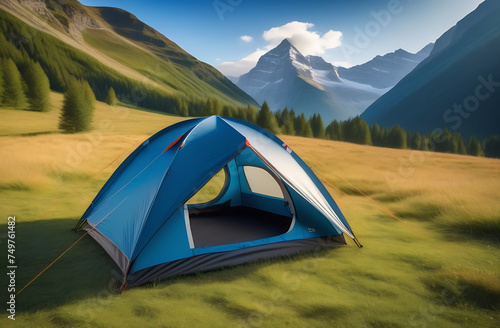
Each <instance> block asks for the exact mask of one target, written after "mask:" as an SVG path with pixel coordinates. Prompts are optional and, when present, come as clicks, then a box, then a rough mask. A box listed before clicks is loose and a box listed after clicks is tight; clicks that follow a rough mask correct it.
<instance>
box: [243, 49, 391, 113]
mask: <svg viewBox="0 0 500 328" xmlns="http://www.w3.org/2000/svg"><path fill="white" fill-rule="evenodd" d="M237 85H238V86H239V87H240V88H241V89H243V90H244V91H245V92H247V93H248V94H249V95H251V96H252V97H253V98H254V99H255V100H257V101H258V102H259V103H262V102H264V100H266V101H267V102H268V104H269V106H270V107H271V108H272V109H279V108H284V107H285V106H288V107H289V108H291V107H293V108H294V110H295V111H296V112H297V113H304V114H305V115H306V117H308V116H312V115H313V114H314V113H319V114H321V116H322V117H323V120H324V122H330V121H332V120H334V119H337V120H344V119H347V118H349V117H353V116H356V115H359V114H361V112H362V111H363V110H364V109H365V108H366V107H368V105H369V104H371V103H372V102H373V101H374V100H375V99H377V98H378V97H379V96H380V95H381V94H383V93H384V92H385V91H386V90H382V89H376V88H373V87H371V86H369V85H362V84H359V83H355V82H351V81H344V80H342V79H341V78H340V77H339V75H338V72H337V68H336V67H334V66H333V65H331V64H329V63H327V62H325V61H324V60H323V59H322V58H321V57H317V56H309V57H307V58H306V57H304V56H303V55H302V54H301V53H300V52H299V51H298V50H297V48H295V47H294V46H293V45H292V44H291V43H290V42H289V41H288V40H287V39H285V40H283V41H282V42H281V43H280V44H279V45H278V46H277V47H276V48H274V49H272V50H270V51H269V52H267V53H266V54H264V55H263V56H262V57H261V58H260V59H259V61H258V62H257V65H256V66H255V67H254V68H253V69H252V70H250V71H249V72H248V73H246V74H243V75H242V76H240V78H239V80H238V82H237Z"/></svg>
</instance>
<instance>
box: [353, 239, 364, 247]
mask: <svg viewBox="0 0 500 328" xmlns="http://www.w3.org/2000/svg"><path fill="white" fill-rule="evenodd" d="M352 240H354V243H355V244H356V246H358V247H359V248H361V247H363V245H361V243H360V242H359V240H358V238H356V236H354V238H353V239H352Z"/></svg>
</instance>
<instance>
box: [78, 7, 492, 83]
mask: <svg viewBox="0 0 500 328" xmlns="http://www.w3.org/2000/svg"><path fill="white" fill-rule="evenodd" d="M482 1H483V0H439V1H436V0H371V1H366V0H357V1H353V0H327V1H323V0H307V1H294V0H286V1H283V0H271V1H269V0H268V1H262V0H203V1H200V0H198V1H195V0H184V1H169V0H164V1H155V0H142V1H132V0H81V2H82V3H83V4H85V5H90V6H109V7H119V8H122V9H125V10H128V11H130V12H132V13H133V14H134V15H136V16H137V17H138V18H139V19H140V20H142V21H144V22H145V23H147V24H148V25H150V26H152V27H153V28H155V29H156V30H158V31H159V32H161V33H162V34H164V35H165V36H167V37H168V38H169V39H171V40H172V41H174V42H176V43H177V44H178V45H179V46H181V47H182V48H183V49H184V50H186V51H187V52H189V53H190V54H192V55H193V56H195V57H196V58H198V59H200V60H202V61H204V62H207V63H209V64H211V65H213V66H216V67H217V68H218V69H219V70H221V72H223V73H224V74H226V75H235V76H237V75H240V74H242V73H245V72H246V71H248V70H249V69H251V68H252V67H253V66H255V63H256V61H257V60H258V58H259V57H260V56H261V55H262V54H264V53H265V52H266V51H268V50H270V49H272V48H273V47H274V46H276V45H277V44H278V43H279V41H281V39H283V38H284V37H288V38H289V39H291V41H292V43H293V44H294V45H295V46H296V47H297V48H298V49H299V50H300V51H301V52H302V53H303V54H304V55H308V54H313V55H320V56H322V57H323V58H325V59H326V60H327V61H329V62H332V63H334V64H336V65H342V66H352V65H357V64H361V63H364V62H366V61H368V60H370V59H372V58H373V57H375V56H376V55H383V54H386V53H388V52H392V51H394V50H396V49H399V48H403V49H405V50H407V51H410V52H417V51H418V50H420V49H421V48H423V47H424V46H425V45H426V44H428V43H429V42H434V41H435V40H436V39H437V38H438V37H439V36H440V35H441V34H442V33H444V32H445V31H446V30H448V29H449V28H450V27H451V26H453V25H454V24H455V23H456V22H457V21H459V20H460V19H461V18H463V17H464V16H465V15H467V14H468V13H469V12H471V11H472V10H474V9H475V8H476V7H477V6H478V5H479V4H480V3H481V2H482Z"/></svg>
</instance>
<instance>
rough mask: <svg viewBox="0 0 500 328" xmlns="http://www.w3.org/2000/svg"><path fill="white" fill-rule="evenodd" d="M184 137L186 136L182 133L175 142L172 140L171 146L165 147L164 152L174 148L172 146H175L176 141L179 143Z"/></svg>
mask: <svg viewBox="0 0 500 328" xmlns="http://www.w3.org/2000/svg"><path fill="white" fill-rule="evenodd" d="M182 137H184V134H183V135H181V136H180V137H179V138H177V139H175V141H174V142H172V143H171V144H170V146H168V147H167V148H165V150H164V151H163V152H166V151H167V150H169V149H170V148H172V146H173V145H175V144H176V143H178V142H179V141H180V140H181V139H182ZM181 147H182V146H181Z"/></svg>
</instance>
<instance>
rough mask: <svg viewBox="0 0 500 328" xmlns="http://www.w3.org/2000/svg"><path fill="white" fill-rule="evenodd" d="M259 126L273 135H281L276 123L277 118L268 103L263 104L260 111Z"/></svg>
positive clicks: (258, 116)
mask: <svg viewBox="0 0 500 328" xmlns="http://www.w3.org/2000/svg"><path fill="white" fill-rule="evenodd" d="M257 125H258V126H260V127H261V128H264V129H266V130H268V131H269V132H271V133H274V134H278V133H280V128H279V126H278V123H277V122H276V117H275V116H274V114H273V113H272V112H271V109H270V108H269V105H268V104H267V102H266V101H264V103H263V104H262V107H261V108H260V111H259V113H258V115H257Z"/></svg>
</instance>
